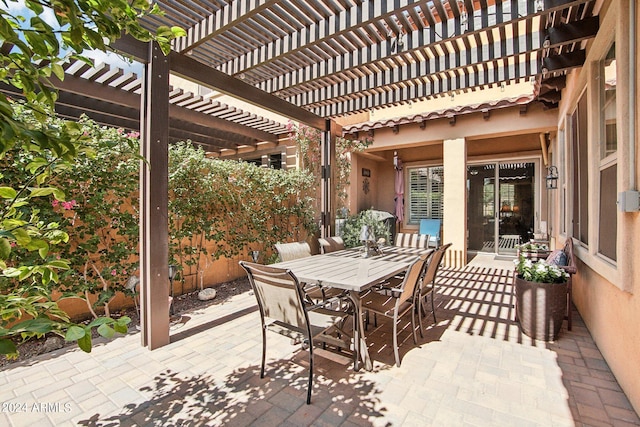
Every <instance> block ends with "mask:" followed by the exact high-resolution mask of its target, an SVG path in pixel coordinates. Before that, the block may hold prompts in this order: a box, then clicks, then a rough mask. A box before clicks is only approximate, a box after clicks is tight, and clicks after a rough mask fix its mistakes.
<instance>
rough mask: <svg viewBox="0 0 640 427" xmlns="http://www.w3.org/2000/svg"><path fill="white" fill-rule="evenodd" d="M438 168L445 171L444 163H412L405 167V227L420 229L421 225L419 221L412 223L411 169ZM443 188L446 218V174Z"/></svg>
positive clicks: (406, 164)
mask: <svg viewBox="0 0 640 427" xmlns="http://www.w3.org/2000/svg"><path fill="white" fill-rule="evenodd" d="M436 167H440V168H442V169H443V171H444V163H443V162H437V161H432V162H412V163H405V164H404V166H403V177H402V178H403V179H404V199H405V203H404V209H405V215H404V221H403V226H406V227H418V226H419V225H420V223H419V221H418V222H411V219H410V217H411V199H410V197H411V179H410V172H409V171H410V170H411V169H420V168H436ZM442 187H443V191H442V194H443V200H442V215H443V217H444V173H443V182H442Z"/></svg>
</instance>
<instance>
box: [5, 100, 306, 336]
mask: <svg viewBox="0 0 640 427" xmlns="http://www.w3.org/2000/svg"><path fill="white" fill-rule="evenodd" d="M21 114H23V115H24V117H23V118H22V119H21V120H26V121H29V120H35V118H34V117H33V116H32V114H31V113H29V112H26V111H24V112H21ZM46 126H50V127H54V128H55V127H56V126H64V122H63V121H61V120H58V119H52V118H50V119H48V120H47V121H46ZM76 133H77V135H78V138H81V139H82V141H83V147H84V148H83V150H80V151H79V152H78V153H77V156H76V157H75V159H74V162H73V163H67V162H60V161H59V159H58V157H57V156H56V155H55V154H54V153H52V152H45V153H41V154H40V155H38V156H35V155H34V154H32V153H28V152H24V151H22V150H18V149H16V150H10V151H9V152H7V155H6V156H4V158H2V159H1V160H0V174H1V176H2V178H1V179H2V182H11V184H12V185H13V186H16V187H24V188H29V185H30V182H33V183H35V182H38V181H44V180H45V179H46V181H47V183H48V185H49V187H41V188H39V189H38V190H37V191H36V192H35V193H33V197H31V198H30V200H29V204H28V209H26V210H24V215H29V216H30V217H31V219H32V221H31V222H33V223H34V224H36V225H37V224H40V226H41V228H43V229H42V230H39V231H38V230H35V229H33V230H32V231H31V232H30V233H31V235H32V236H31V242H30V243H29V245H22V247H21V246H20V245H16V243H15V241H13V240H11V241H10V239H9V240H6V241H5V240H1V239H0V246H3V245H4V244H5V243H6V245H8V246H9V248H10V249H11V250H10V251H8V252H7V253H8V255H7V256H6V257H5V258H3V259H4V261H3V262H4V263H5V265H4V267H5V269H4V271H5V273H10V274H5V275H4V276H3V277H1V278H0V286H1V287H2V290H3V291H5V292H6V291H8V290H13V291H15V290H17V289H18V288H19V286H21V284H20V283H21V282H20V280H18V279H19V277H18V276H25V275H27V274H30V275H33V274H36V273H37V272H38V270H27V269H25V268H24V267H20V266H24V265H37V264H38V262H35V261H37V260H36V259H35V258H41V259H40V264H42V263H43V262H44V263H45V265H48V266H49V267H50V268H46V269H43V270H42V271H43V273H42V274H43V275H46V280H44V279H45V278H43V280H38V281H36V282H37V283H39V285H38V286H37V292H36V293H34V294H33V295H32V296H33V298H44V299H43V302H42V303H40V304H41V305H40V307H41V308H44V305H43V304H45V301H48V302H46V303H47V304H50V306H49V307H48V308H47V310H46V312H47V315H51V314H52V313H53V314H57V315H58V317H59V318H61V319H65V320H68V318H67V316H66V313H64V312H62V311H61V310H59V308H58V307H57V304H55V302H54V301H53V300H52V298H51V295H55V298H56V299H57V298H80V299H83V300H84V301H85V303H86V306H87V311H88V312H89V313H91V316H92V317H93V318H94V322H98V323H97V324H94V326H96V325H97V326H98V327H101V328H102V330H103V331H105V332H109V331H107V328H112V329H113V327H114V326H113V325H111V326H109V325H106V326H102V325H103V322H105V320H102V319H105V318H104V317H100V316H101V315H102V314H104V315H106V316H107V317H109V316H111V314H112V313H111V311H112V310H111V308H110V303H111V302H112V301H113V299H114V297H115V296H116V295H117V294H118V293H124V294H128V295H130V296H131V295H132V294H133V291H134V290H132V289H129V288H127V286H126V285H127V282H128V281H129V279H130V278H131V277H132V276H135V275H137V274H138V262H139V258H138V240H139V208H138V203H139V199H138V190H139V166H140V161H141V160H140V157H139V154H138V153H139V134H138V133H137V132H130V131H124V130H122V129H113V128H106V127H103V126H99V125H98V124H96V123H95V122H93V121H91V120H88V119H82V120H81V121H80V122H79V123H78V124H77V130H76ZM34 174H35V175H34ZM45 175H46V177H45ZM313 183H314V179H313V177H312V176H311V174H310V173H309V172H306V171H289V172H286V171H282V170H273V169H265V168H260V167H256V166H254V165H252V164H249V163H242V162H237V161H230V160H219V159H211V158H208V157H207V156H206V155H205V152H204V151H203V150H202V149H201V148H198V147H196V146H194V145H192V144H190V143H187V142H185V143H178V144H175V145H172V146H171V147H170V149H169V234H170V242H169V249H170V254H169V256H170V259H171V262H173V263H174V264H177V265H178V266H179V268H181V269H182V270H183V275H182V277H183V278H184V275H185V274H191V275H195V276H196V278H197V279H198V280H199V282H200V284H201V285H202V279H203V277H204V274H205V272H206V271H207V269H209V268H211V266H212V264H213V262H214V261H215V260H217V259H219V258H221V257H223V256H224V257H233V256H236V255H239V254H248V253H249V251H252V250H260V251H263V252H264V253H266V254H269V253H270V252H272V247H273V244H274V243H276V242H279V241H285V240H291V239H293V240H304V239H305V238H306V237H307V235H309V234H311V233H313V232H315V230H316V227H317V226H316V224H315V221H314V218H315V217H316V212H315V210H314V208H313V201H314V197H313V190H314V187H313V185H314V184H313ZM1 184H2V183H0V187H2V185H1ZM2 188H4V187H2ZM7 188H8V187H7ZM6 191H7V192H8V190H6ZM5 196H15V197H14V198H15V199H16V200H17V199H19V196H17V195H14V194H5ZM17 208H18V209H22V208H24V206H20V204H19V203H18V204H17ZM36 231H38V232H39V233H40V234H42V235H46V236H47V239H44V238H43V239H39V238H36V237H37V236H36V234H37V233H36ZM18 237H20V236H18ZM25 239H26V237H24V238H23V239H22V241H25ZM27 246H28V247H27ZM34 248H35V249H38V248H40V251H37V250H35V251H34V250H33V249H34ZM13 271H15V273H12V272H13ZM34 289H36V288H34V287H33V284H32V285H31V290H32V291H33V290H34ZM14 308H15V309H13V310H9V309H5V310H4V311H3V312H2V314H3V327H5V326H7V327H8V326H9V325H10V324H11V322H15V321H16V320H17V319H18V318H20V316H21V315H22V314H24V313H25V312H26V311H25V310H20V309H18V307H14ZM32 314H33V315H35V316H34V317H38V315H37V313H35V312H34V313H32ZM41 314H42V313H41ZM122 322H125V320H122ZM122 326H123V325H120V324H117V326H115V327H117V328H118V329H119V330H122ZM43 330H44V329H43ZM71 332H72V333H75V334H76V335H79V334H80V331H79V330H78V329H74V328H72V329H71ZM81 344H82V342H81ZM87 345H90V343H89V344H87Z"/></svg>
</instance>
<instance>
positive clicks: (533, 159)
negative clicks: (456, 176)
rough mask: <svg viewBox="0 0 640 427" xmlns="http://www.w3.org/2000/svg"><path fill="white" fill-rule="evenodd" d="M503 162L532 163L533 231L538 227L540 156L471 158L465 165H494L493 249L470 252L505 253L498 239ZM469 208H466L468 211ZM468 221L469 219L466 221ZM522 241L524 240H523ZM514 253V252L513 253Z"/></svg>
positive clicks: (540, 201)
mask: <svg viewBox="0 0 640 427" xmlns="http://www.w3.org/2000/svg"><path fill="white" fill-rule="evenodd" d="M504 163H533V169H534V176H533V209H534V212H533V214H534V224H533V227H534V232H536V231H538V230H539V229H540V220H541V213H542V189H543V188H542V184H541V182H542V178H541V177H542V175H541V173H542V167H541V164H542V156H540V155H537V156H536V155H533V156H523V157H505V158H490V159H473V160H471V161H468V162H467V166H480V165H489V164H492V165H494V195H493V198H494V225H493V227H494V231H493V239H494V246H493V248H494V250H493V251H492V252H485V251H482V250H476V249H472V250H470V251H471V252H476V253H489V254H495V255H506V254H501V253H500V248H499V239H500V222H499V219H500V218H499V216H500V208H501V206H500V183H499V181H500V180H499V178H500V175H499V174H500V164H504ZM468 200H469V199H468V195H467V203H468ZM468 209H469V208H467V211H468ZM467 222H469V221H467ZM468 234H469V226H468V225H467V235H468ZM523 243H524V242H523ZM514 255H515V254H514Z"/></svg>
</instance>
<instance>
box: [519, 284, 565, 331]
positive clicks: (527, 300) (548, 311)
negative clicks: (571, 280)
mask: <svg viewBox="0 0 640 427" xmlns="http://www.w3.org/2000/svg"><path fill="white" fill-rule="evenodd" d="M514 286H515V293H516V318H517V319H518V321H519V323H520V328H521V329H522V332H524V333H525V334H526V335H528V336H530V337H531V338H535V339H537V340H543V341H553V340H555V339H556V338H557V337H558V334H559V332H560V329H561V328H562V322H563V321H564V317H565V314H566V309H567V283H566V282H565V283H537V282H529V281H526V280H523V279H521V278H519V277H516V279H515V283H514Z"/></svg>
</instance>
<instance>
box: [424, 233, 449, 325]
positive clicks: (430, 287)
mask: <svg viewBox="0 0 640 427" xmlns="http://www.w3.org/2000/svg"><path fill="white" fill-rule="evenodd" d="M451 245H452V244H451V243H447V244H446V245H443V246H440V247H439V248H438V249H436V250H435V252H433V255H432V256H431V259H430V260H429V263H428V264H427V266H426V268H425V272H424V276H423V278H422V281H421V283H420V291H419V293H418V321H419V322H420V336H421V337H424V335H423V332H422V316H423V315H424V316H426V315H427V313H426V311H425V310H424V307H423V305H422V303H423V302H424V303H425V304H426V303H427V298H428V297H429V295H431V313H433V323H435V322H437V320H436V306H435V302H434V298H435V292H436V276H437V274H438V270H439V268H440V265H441V264H442V260H443V258H444V254H445V253H446V252H447V249H449V247H450V246H451Z"/></svg>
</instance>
